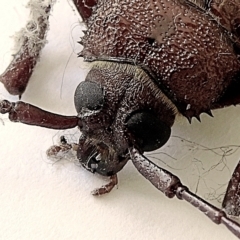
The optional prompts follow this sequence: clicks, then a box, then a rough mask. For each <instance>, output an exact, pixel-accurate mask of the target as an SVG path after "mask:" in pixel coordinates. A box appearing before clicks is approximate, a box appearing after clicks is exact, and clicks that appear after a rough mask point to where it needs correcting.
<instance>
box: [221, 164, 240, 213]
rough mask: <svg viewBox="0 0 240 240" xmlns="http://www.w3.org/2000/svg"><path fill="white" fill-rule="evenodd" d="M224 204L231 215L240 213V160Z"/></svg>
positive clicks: (229, 184)
mask: <svg viewBox="0 0 240 240" xmlns="http://www.w3.org/2000/svg"><path fill="white" fill-rule="evenodd" d="M222 206H223V208H224V209H225V211H226V212H227V213H228V214H229V215H233V216H239V215H240V161H239V162H238V165H237V167H236V168H235V170H234V172H233V174H232V178H231V179H230V181H229V183H228V187H227V192H226V194H225V197H224V200H223V203H222Z"/></svg>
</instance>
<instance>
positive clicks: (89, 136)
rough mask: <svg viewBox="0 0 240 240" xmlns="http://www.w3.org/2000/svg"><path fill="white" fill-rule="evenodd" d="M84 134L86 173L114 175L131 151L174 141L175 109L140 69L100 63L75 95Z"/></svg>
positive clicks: (80, 155) (80, 152)
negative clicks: (172, 130) (172, 128)
mask: <svg viewBox="0 0 240 240" xmlns="http://www.w3.org/2000/svg"><path fill="white" fill-rule="evenodd" d="M74 100H75V107H76V110H77V112H78V117H79V128H80V130H81V132H82V133H83V135H82V137H81V139H80V142H79V149H78V158H79V160H80V162H81V163H82V165H83V166H84V167H86V168H87V169H88V170H91V171H93V172H95V171H96V172H98V173H100V174H102V175H108V176H109V175H113V174H115V173H116V172H118V171H119V170H121V169H122V167H123V166H124V165H125V164H126V162H127V161H128V159H129V148H130V147H135V148H137V149H139V151H140V152H144V151H152V150H155V149H157V148H159V147H161V146H162V145H164V144H165V143H166V142H167V140H168V139H169V137H170V133H171V126H172V124H173V122H174V118H175V114H176V109H175V107H174V105H173V104H172V103H171V102H170V101H169V100H168V99H167V98H166V96H165V95H164V94H163V93H162V92H161V91H160V90H159V88H158V87H157V85H156V84H155V83H154V82H153V80H152V79H151V78H150V77H149V76H148V75H147V74H146V73H145V72H144V71H143V70H142V69H141V68H139V67H137V66H132V65H129V64H120V63H114V62H111V63H109V62H108V63H106V62H103V63H102V62H97V63H96V64H95V65H94V66H93V68H92V69H91V70H90V72H89V73H88V75H87V77H86V79H85V81H84V82H81V83H80V84H79V86H78V87H77V89H76V92H75V97H74Z"/></svg>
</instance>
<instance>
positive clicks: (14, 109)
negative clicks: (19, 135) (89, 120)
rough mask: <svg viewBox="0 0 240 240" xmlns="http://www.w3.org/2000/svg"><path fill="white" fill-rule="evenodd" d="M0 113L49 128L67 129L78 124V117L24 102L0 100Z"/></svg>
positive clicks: (13, 118)
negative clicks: (56, 112) (48, 110)
mask: <svg viewBox="0 0 240 240" xmlns="http://www.w3.org/2000/svg"><path fill="white" fill-rule="evenodd" d="M0 113H1V114H5V113H8V114H9V119H10V121H12V122H21V123H25V124H28V125H35V126H40V127H45V128H51V129H69V128H74V127H76V126H78V125H79V119H78V117H76V116H62V115H58V114H55V113H51V112H47V111H45V110H42V109H40V108H38V107H35V106H33V105H30V104H28V103H24V102H16V103H12V102H9V101H7V100H3V101H1V102H0Z"/></svg>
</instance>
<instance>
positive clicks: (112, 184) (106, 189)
mask: <svg viewBox="0 0 240 240" xmlns="http://www.w3.org/2000/svg"><path fill="white" fill-rule="evenodd" d="M117 184H118V178H117V174H115V175H112V176H110V182H109V183H107V184H106V185H103V186H102V187H100V188H97V189H95V190H93V191H92V192H91V193H92V195H93V196H101V195H103V194H106V193H109V192H111V191H112V189H113V188H114V187H115V186H116V185H117Z"/></svg>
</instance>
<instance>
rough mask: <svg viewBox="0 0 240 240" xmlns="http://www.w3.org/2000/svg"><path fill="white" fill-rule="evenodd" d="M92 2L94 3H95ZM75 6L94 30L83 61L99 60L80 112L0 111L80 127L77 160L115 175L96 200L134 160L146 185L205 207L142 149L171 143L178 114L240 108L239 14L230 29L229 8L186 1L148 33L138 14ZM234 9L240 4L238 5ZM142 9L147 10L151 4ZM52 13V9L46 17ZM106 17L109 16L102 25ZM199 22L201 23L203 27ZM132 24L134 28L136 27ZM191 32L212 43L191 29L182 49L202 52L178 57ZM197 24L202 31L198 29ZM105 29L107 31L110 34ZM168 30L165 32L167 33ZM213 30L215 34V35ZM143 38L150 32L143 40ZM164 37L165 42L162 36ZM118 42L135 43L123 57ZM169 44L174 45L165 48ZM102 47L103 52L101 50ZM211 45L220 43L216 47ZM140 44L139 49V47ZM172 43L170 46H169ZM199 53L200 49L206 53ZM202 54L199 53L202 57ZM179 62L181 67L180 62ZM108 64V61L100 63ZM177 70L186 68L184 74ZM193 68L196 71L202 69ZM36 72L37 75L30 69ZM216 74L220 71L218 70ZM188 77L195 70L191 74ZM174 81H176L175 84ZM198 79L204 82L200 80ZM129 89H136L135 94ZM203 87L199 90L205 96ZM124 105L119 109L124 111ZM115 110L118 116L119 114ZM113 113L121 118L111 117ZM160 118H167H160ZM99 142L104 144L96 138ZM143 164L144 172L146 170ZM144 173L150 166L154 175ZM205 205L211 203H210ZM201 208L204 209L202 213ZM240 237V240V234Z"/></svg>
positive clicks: (19, 106)
mask: <svg viewBox="0 0 240 240" xmlns="http://www.w3.org/2000/svg"><path fill="white" fill-rule="evenodd" d="M93 3H94V2H90V3H89V4H93ZM124 3H125V2H124ZM231 3H232V2H231ZM233 3H234V2H233ZM75 4H76V5H77V6H78V7H79V12H80V14H81V11H82V10H84V11H83V12H82V17H83V19H84V20H85V22H86V23H87V26H88V27H89V26H91V27H92V28H90V27H89V29H88V30H87V32H86V34H85V36H84V38H83V40H82V42H81V43H82V44H83V45H84V50H83V51H82V52H81V53H80V56H82V57H84V58H85V60H86V61H89V62H92V61H93V62H97V64H96V65H94V66H93V68H92V70H91V71H90V72H89V74H88V76H87V79H86V81H85V82H84V83H81V84H80V85H79V87H78V88H77V90H76V93H75V105H76V109H77V111H78V117H75V116H73V117H64V116H59V115H55V114H51V113H47V112H45V111H43V110H40V109H38V108H35V107H34V106H31V105H29V104H25V103H23V102H19V103H16V104H14V103H10V102H8V101H6V100H4V101H2V102H1V113H9V114H10V120H13V121H20V122H23V123H27V124H31V125H40V126H44V127H50V128H58V129H63V128H71V127H75V126H77V125H78V126H79V128H80V130H81V131H82V132H83V136H82V137H81V139H80V141H79V149H78V157H79V159H80V161H81V163H82V164H83V166H84V167H85V168H87V169H88V170H90V171H93V172H95V171H96V172H98V173H100V174H102V175H107V176H111V177H112V179H111V182H110V184H109V185H107V187H106V186H105V187H104V188H100V189H99V190H98V191H97V192H96V194H102V193H105V192H108V191H110V190H111V189H112V188H113V187H114V186H115V184H116V181H117V179H116V173H117V172H118V171H120V170H121V169H122V167H123V166H124V165H125V163H126V162H127V161H128V160H129V158H131V159H132V161H133V163H134V164H135V166H136V168H137V169H138V170H139V171H140V172H141V173H142V174H143V175H144V176H145V177H146V178H147V179H149V180H151V179H153V177H155V178H158V180H157V181H156V179H155V180H154V181H152V183H153V184H154V185H155V186H156V187H157V188H159V190H161V191H163V192H164V193H165V194H166V195H167V196H168V197H173V195H175V194H176V193H177V195H178V197H179V198H182V197H184V199H185V200H188V198H189V194H190V196H191V198H192V199H193V198H196V202H195V204H202V203H203V201H202V200H201V199H199V198H198V197H197V196H194V195H191V193H189V192H188V190H187V189H186V188H185V187H183V186H181V183H180V182H179V179H178V178H176V177H174V176H173V175H171V174H170V173H169V172H167V171H165V170H162V169H160V168H159V167H157V166H156V165H154V164H153V163H152V162H150V161H149V160H148V159H146V158H145V157H144V156H143V155H142V153H143V152H144V151H151V150H154V149H157V148H159V147H161V146H162V145H164V144H165V143H166V141H167V140H168V138H169V137H170V132H171V130H170V128H171V126H172V124H173V122H174V118H175V115H176V113H177V112H180V113H181V114H182V115H184V116H185V117H186V118H188V120H189V121H190V120H191V118H192V117H196V118H198V119H199V115H200V113H202V112H206V113H208V114H209V115H211V112H210V110H211V109H215V108H221V107H224V106H228V105H231V104H237V103H238V102H237V101H238V95H237V93H236V92H235V91H234V90H235V89H237V87H238V74H239V60H238V54H239V43H238V31H239V25H238V18H236V19H235V18H234V19H233V17H235V16H238V15H237V14H236V13H232V15H231V14H230V17H231V19H232V22H230V23H229V22H228V21H227V20H229V19H228V18H226V19H225V18H221V14H222V13H223V12H221V11H223V10H224V11H225V8H224V7H223V10H222V9H220V8H218V4H219V3H217V2H216V3H214V4H215V5H214V4H213V3H211V4H202V3H198V5H197V4H193V3H191V2H186V3H182V2H178V1H172V2H171V3H170V5H171V7H170V8H167V12H165V14H166V15H164V18H161V16H160V19H156V22H151V21H150V22H151V24H147V26H148V25H150V26H151V27H152V28H151V29H148V28H146V29H147V30H146V29H145V28H144V27H145V25H144V23H148V22H144V21H143V22H142V21H141V22H140V23H141V24H143V25H142V26H138V24H140V23H136V22H135V23H134V17H135V15H133V14H132V13H131V14H132V15H131V16H129V17H132V18H133V19H131V18H130V20H129V21H125V20H126V19H124V18H123V19H122V17H123V16H125V15H124V14H121V15H119V13H118V15H117V16H116V14H117V13H115V12H114V14H113V16H112V15H111V14H110V15H108V16H102V13H103V12H104V11H103V10H104V9H105V8H107V6H106V5H104V3H100V2H99V3H98V4H97V5H96V7H95V8H93V10H94V11H95V13H93V15H91V13H89V11H90V12H91V8H89V7H88V8H86V9H85V7H84V6H82V5H81V2H78V1H76V2H75ZM78 4H80V5H78ZM94 4H95V3H94ZM94 4H93V5H94ZM128 4H130V6H131V4H136V5H133V6H131V7H133V8H134V7H136V9H138V8H140V7H142V3H140V2H136V3H135V2H133V3H132V2H128ZM144 4H145V3H144ZM155 4H156V3H155ZM159 4H160V3H159ZM193 5H194V6H193ZM117 6H118V7H120V9H121V7H122V9H121V10H124V11H126V9H127V8H126V7H125V6H124V4H123V3H122V5H121V4H120V5H117ZM149 6H150V5H149ZM149 6H148V7H149ZM223 6H225V5H223ZM234 6H238V5H237V4H236V5H234ZM155 7H156V9H157V10H158V11H157V12H159V11H160V10H159V6H158V4H157V5H156V6H155ZM155 7H154V9H155ZM46 9H47V8H46ZM107 9H108V8H107ZM129 9H132V8H129ZM186 9H187V10H186ZM229 9H231V8H229ZM114 10H116V12H118V11H117V10H119V9H117V8H116V9H114ZM143 10H145V5H144V9H143ZM150 10H152V9H150ZM173 10H176V12H178V14H177V15H176V12H174V11H173ZM207 10H209V11H210V10H211V11H210V12H209V13H208V14H206V13H205V12H206V11H207ZM47 11H48V9H47V10H46V12H47ZM179 11H180V13H179ZM181 11H183V12H181ZM184 11H185V12H184ZM110 12H111V11H110ZM120 12H121V11H120ZM133 12H134V11H133ZM160 12H161V11H160ZM237 13H238V12H237ZM85 14H86V16H85ZM89 14H90V15H89ZM106 14H107V12H106ZM144 14H150V15H151V14H152V11H149V12H144V11H140V12H139V16H138V15H136V19H138V18H140V20H141V17H140V16H142V15H143V16H142V17H145V18H146V19H145V20H146V21H148V17H146V16H145V15H144ZM181 14H182V15H183V16H187V17H186V19H185V17H183V18H181ZM188 14H189V15H190V16H191V14H193V19H194V17H195V18H196V19H194V21H193V22H194V24H193V23H192V22H190V23H189V22H188V20H189V19H187V18H188ZM165 16H166V19H165ZM214 16H216V17H218V18H219V21H217V20H216V19H215V18H214ZM111 17H113V18H111ZM198 17H199V18H198ZM226 17H227V15H226ZM101 18H103V19H104V21H103V20H102V19H101ZM178 18H179V19H180V20H179V22H178V20H177V19H178ZM91 19H92V20H91ZM136 19H135V20H136ZM154 19H155V18H154ZM199 19H200V20H201V21H200V20H199ZM97 20H99V21H100V23H101V24H99V22H98V21H97ZM91 21H93V22H94V24H92V22H91ZM95 21H96V23H95ZM101 21H103V22H101ZM199 21H200V23H202V24H199ZM106 22H109V23H110V25H111V24H113V26H114V27H112V26H111V27H109V26H108V25H106V24H107V23H106ZM120 23H121V24H120ZM132 23H134V25H131V24H132ZM203 23H204V24H205V23H207V26H206V28H204V24H203ZM118 24H120V25H118ZM129 24H130V25H129ZM158 24H159V25H158ZM188 24H189V25H188ZM106 26H108V27H106ZM116 26H119V29H121V28H123V29H124V31H122V34H126V36H125V35H124V36H121V34H119V32H117V34H116V32H114V33H115V34H116V35H113V32H111V31H116V29H117V28H116ZM134 26H137V29H140V27H143V30H139V31H140V33H141V34H139V32H136V31H137V30H136V29H135V28H134ZM186 26H189V28H192V29H194V30H196V29H197V30H198V31H199V32H200V33H201V34H204V33H206V32H205V30H207V31H208V33H209V35H207V36H206V37H209V38H206V39H207V40H206V39H205V40H206V41H204V42H203V43H202V42H201V41H202V40H201V39H199V38H198V37H199V36H201V34H200V35H198V32H197V31H196V32H193V30H192V31H190V30H189V29H187V30H188V31H189V32H190V33H191V34H192V35H193V36H192V37H191V38H190V37H189V36H188V35H187V34H186V36H187V37H186V36H185V35H184V37H186V39H185V40H186V41H185V42H183V44H185V45H184V46H185V47H186V49H187V46H190V45H189V43H191V41H195V42H194V44H196V46H197V48H196V49H195V48H192V49H190V50H191V51H190V50H189V52H187V51H184V50H182V47H181V50H179V51H178V48H177V47H176V46H177V45H178V44H181V42H180V40H179V39H174V41H176V42H174V43H173V42H172V43H171V41H170V40H171V37H172V36H175V35H174V34H175V33H176V31H179V32H182V31H184V29H185V28H186ZM196 26H197V27H198V28H196ZM216 26H217V27H216ZM126 29H127V30H126ZM141 29H142V28H141ZM107 30H109V31H110V33H109V32H108V31H107ZM130 30H131V31H130ZM144 30H145V32H144ZM162 30H164V31H163V32H162ZM210 30H213V32H211V31H210ZM141 31H143V32H141ZM96 32H100V33H101V34H100V36H101V37H102V36H103V38H104V37H106V36H107V37H108V38H106V39H104V40H103V39H101V38H100V37H98V38H96V37H97V36H96ZM130 32H133V33H134V38H133V39H134V41H133V39H131V37H129V35H128V34H129V33H130ZM179 32H178V33H179ZM120 33H121V32H120ZM144 33H147V34H146V35H144ZM105 34H107V35H105ZM158 34H159V35H160V36H158ZM191 34H190V35H191ZM178 36H181V35H178ZM111 37H113V39H111ZM114 37H116V38H117V39H118V37H119V41H118V43H119V42H120V43H123V42H124V41H125V40H126V39H127V40H129V43H128V44H129V46H130V47H129V48H128V47H127V48H122V45H117V44H116V47H117V50H119V51H115V50H114V48H113V49H112V48H111V46H112V47H114V46H115V44H112V43H113V40H114ZM121 37H122V38H121ZM193 39H194V40H193ZM98 41H99V44H95V45H94V44H93V42H98ZM165 41H167V42H170V43H168V44H167V45H164V42H165ZM101 43H102V45H103V46H101ZM110 43H111V44H112V45H111V46H110V45H109V44H110ZM213 43H214V44H216V45H215V46H213ZM24 44H25V43H24ZM134 44H137V46H138V47H136V45H134ZM201 44H202V45H203V46H202V45H201ZM126 45H127V44H126ZM160 45H161V47H162V48H161V51H163V52H161V54H162V55H161V56H162V57H163V59H161V58H160V57H159V56H157V55H156V54H157V53H158V49H160V47H159V46H160ZM168 45H169V46H170V47H169V48H168ZM100 46H101V47H100ZM127 46H128V45H127ZM216 46H218V48H216ZM118 48H119V49H118ZM133 49H134V51H133ZM183 49H185V48H183ZM186 49H185V50H186ZM199 49H201V51H202V52H201V51H200V50H199ZM210 50H211V53H212V56H211V58H210V57H209V59H210V60H209V61H213V60H214V61H213V62H211V63H210V62H208V61H207V60H208V58H207V60H205V59H206V56H205V55H204V56H203V55H201V54H203V53H206V52H207V51H210ZM136 51H137V53H136ZM165 51H166V52H165ZM176 51H177V54H176ZM198 51H200V52H201V54H200V53H199V52H198ZM144 54H145V55H144ZM148 54H149V56H148ZM133 56H134V57H133ZM146 56H147V57H146ZM213 56H215V57H213ZM164 57H165V59H164ZM177 57H178V60H179V62H178V61H176V59H177ZM169 59H170V60H169ZM143 60H144V61H143ZM183 60H184V61H183ZM104 61H105V63H102V62H104ZM159 61H160V62H161V61H162V63H164V64H163V65H162V66H159V64H158V62H159ZM168 61H170V63H172V61H173V64H174V66H175V68H176V69H175V70H174V69H172V68H171V67H170V66H169V65H165V64H169V62H168ZM99 62H100V63H99ZM203 62H204V63H206V65H207V67H210V66H212V65H213V69H215V70H212V69H211V68H209V69H205V68H204V65H202V64H203ZM28 63H29V62H28ZM119 63H120V64H119ZM180 63H181V64H180ZM226 63H228V64H226ZM34 64H35V63H33V65H34ZM26 65H28V64H26ZM29 65H31V64H29ZM156 66H157V67H156ZM178 66H180V67H179V68H178ZM18 67H19V66H18ZM158 67H159V69H160V68H162V69H161V71H160V70H159V69H158ZM194 67H196V69H197V70H196V69H195V68H194ZM30 68H31V69H33V67H31V66H30ZM189 69H190V70H189ZM203 69H204V71H203ZM216 69H217V70H218V71H217V72H216ZM219 69H221V71H219ZM208 70H209V72H208ZM11 71H12V69H11ZM11 71H9V70H7V71H6V74H9V73H11ZM189 71H190V72H191V71H192V72H191V73H190V72H189ZM195 71H196V72H195ZM29 72H30V73H31V71H26V70H24V72H23V73H29ZM6 74H5V75H4V76H3V77H2V82H4V83H5V82H6V81H5V80H6V79H7V80H9V79H11V77H9V75H8V76H7V77H6ZM176 74H177V75H176ZM198 74H199V75H198ZM116 77H117V79H119V78H120V79H122V81H117V80H114V81H113V80H112V78H116ZM177 77H179V79H180V80H179V79H177ZM12 79H14V78H12ZM24 79H25V80H28V79H29V76H24ZM94 79H95V80H94ZM139 79H140V82H139ZM156 79H161V81H160V82H158V81H157V80H156ZM169 79H171V81H170V80H169ZM199 79H200V80H201V81H200V82H197V80H199ZM219 79H222V80H219ZM223 79H224V81H223ZM15 80H16V79H14V81H15ZM183 80H186V82H185V83H184V84H183V82H181V81H183ZM99 81H100V84H99ZM125 81H126V82H125ZM173 82H174V84H173ZM195 84H196V85H195ZM23 86H24V87H22V85H21V87H19V85H17V92H12V93H15V94H16V93H17V94H18V95H21V94H22V92H23V91H24V89H25V87H26V83H23ZM129 86H133V87H135V89H133V88H131V87H129ZM12 87H13V86H12V84H10V88H12ZM201 87H202V88H201ZM129 88H130V89H129ZM187 88H190V89H191V91H188V89H187ZM199 88H200V90H201V91H199ZM13 89H14V88H13ZM114 89H117V91H114ZM128 89H129V90H128ZM14 90H16V89H14ZM133 90H134V91H133ZM194 90H195V91H194ZM10 92H11V90H10ZM86 93H87V94H86ZM196 94H198V95H196ZM123 96H124V97H125V99H123ZM196 100H197V101H196ZM120 102H121V105H119V103H120ZM26 109H27V110H28V111H29V112H26ZM114 112H117V114H116V113H114ZM29 114H30V115H29ZM114 115H115V119H113V116H114ZM160 115H161V117H159V116H160ZM43 119H44V121H43ZM109 123H111V124H109ZM145 129H147V131H144V130H145ZM114 132H115V134H114ZM116 133H117V134H116ZM100 137H101V141H99V140H98V139H99V138H100ZM52 150H55V149H52ZM109 156H110V157H109ZM142 164H143V165H144V166H145V168H142ZM146 167H148V171H147V168H146ZM152 170H154V171H153V172H154V174H155V173H156V175H154V176H151V173H152ZM161 178H164V179H166V178H167V179H173V180H174V183H173V186H170V187H169V186H167V188H166V186H165V185H166V184H167V183H166V182H161V181H160V182H159V179H161ZM160 183H161V184H162V185H161V184H160ZM172 187H173V188H174V187H176V189H172ZM203 205H205V203H204V204H203ZM203 205H201V206H202V207H203ZM209 207H210V206H208V207H207V210H206V209H205V210H203V211H204V212H205V213H206V211H208V213H210V218H211V219H212V220H213V221H217V220H219V219H215V218H214V217H213V216H212V215H211V214H215V212H214V208H212V212H209ZM218 213H220V215H221V214H224V213H223V212H222V211H220V212H219V211H218ZM223 219H224V222H225V223H226V222H228V223H226V224H227V226H228V227H230V228H231V226H234V227H239V226H238V225H237V224H235V223H233V222H232V221H231V220H230V219H228V218H227V217H226V216H224V217H223ZM220 221H221V220H220ZM236 234H239V232H238V231H237V233H236ZM238 236H239V235H238Z"/></svg>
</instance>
